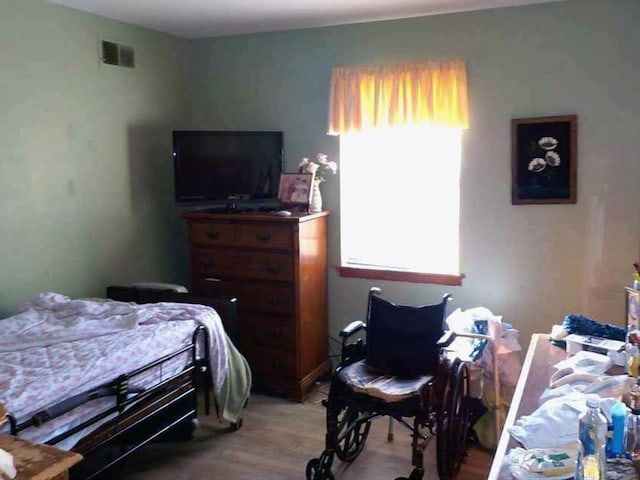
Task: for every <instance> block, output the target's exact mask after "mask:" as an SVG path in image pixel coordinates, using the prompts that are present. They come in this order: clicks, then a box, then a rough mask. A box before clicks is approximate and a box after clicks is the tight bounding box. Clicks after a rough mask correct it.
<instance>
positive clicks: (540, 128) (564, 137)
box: [511, 115, 578, 205]
mask: <svg viewBox="0 0 640 480" xmlns="http://www.w3.org/2000/svg"><path fill="white" fill-rule="evenodd" d="M577 136H578V117H577V115H557V116H552V117H537V118H516V119H513V120H511V150H512V153H511V203H512V204H513V205H522V204H540V203H542V204H548V203H576V202H577V190H578V189H577V178H578V174H577Z"/></svg>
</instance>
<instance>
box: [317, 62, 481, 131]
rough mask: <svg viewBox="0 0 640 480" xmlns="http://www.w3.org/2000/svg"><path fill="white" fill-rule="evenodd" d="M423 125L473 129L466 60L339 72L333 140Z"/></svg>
mask: <svg viewBox="0 0 640 480" xmlns="http://www.w3.org/2000/svg"><path fill="white" fill-rule="evenodd" d="M423 124H429V125H440V126H449V127H459V128H467V127H468V126H469V118H468V105H467V69H466V65H465V61H464V60H463V59H457V58H456V59H446V60H429V61H424V62H415V63H405V64H400V65H380V66H352V67H336V68H334V69H333V71H332V75H331V97H330V99H329V129H328V134H329V135H340V134H342V133H349V132H361V131H363V130H368V129H373V128H385V127H399V126H409V125H423Z"/></svg>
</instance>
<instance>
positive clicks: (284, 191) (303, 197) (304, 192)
mask: <svg viewBox="0 0 640 480" xmlns="http://www.w3.org/2000/svg"><path fill="white" fill-rule="evenodd" d="M312 185H313V173H283V174H281V175H280V186H279V188H278V201H279V202H280V203H282V204H283V205H290V206H300V207H304V208H308V207H309V202H310V201H311V187H312Z"/></svg>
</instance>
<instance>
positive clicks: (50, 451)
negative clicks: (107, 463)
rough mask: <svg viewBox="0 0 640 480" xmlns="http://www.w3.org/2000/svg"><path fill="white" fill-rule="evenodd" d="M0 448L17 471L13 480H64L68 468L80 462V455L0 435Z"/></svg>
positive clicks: (67, 475)
mask: <svg viewBox="0 0 640 480" xmlns="http://www.w3.org/2000/svg"><path fill="white" fill-rule="evenodd" d="M0 448H2V449H3V450H6V451H7V452H9V453H10V454H11V455H13V464H14V465H15V467H16V470H17V471H18V474H17V475H16V477H15V479H14V480H66V479H68V478H69V473H68V472H69V468H71V467H72V466H73V465H75V464H76V463H78V462H79V461H80V460H82V455H80V454H79V453H75V452H67V451H64V450H59V449H57V448H54V447H50V446H48V445H41V444H38V443H32V442H29V441H27V440H24V439H21V438H17V437H12V436H10V435H0Z"/></svg>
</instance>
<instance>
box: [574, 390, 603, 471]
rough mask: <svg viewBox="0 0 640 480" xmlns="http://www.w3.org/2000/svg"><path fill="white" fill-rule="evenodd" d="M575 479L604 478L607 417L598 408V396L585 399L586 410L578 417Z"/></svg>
mask: <svg viewBox="0 0 640 480" xmlns="http://www.w3.org/2000/svg"><path fill="white" fill-rule="evenodd" d="M578 429H579V433H578V437H579V438H578V440H579V443H580V449H579V451H578V462H577V464H576V475H575V478H576V480H606V478H607V473H606V468H607V467H606V465H607V458H606V452H605V447H606V443H607V418H606V417H605V416H604V414H603V413H602V410H600V398H598V397H589V398H588V399H587V411H586V412H585V413H583V414H582V415H581V416H580V419H579V427H578Z"/></svg>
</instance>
